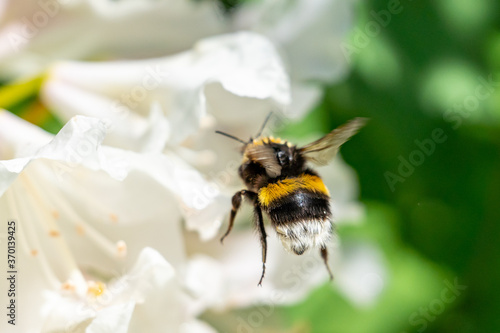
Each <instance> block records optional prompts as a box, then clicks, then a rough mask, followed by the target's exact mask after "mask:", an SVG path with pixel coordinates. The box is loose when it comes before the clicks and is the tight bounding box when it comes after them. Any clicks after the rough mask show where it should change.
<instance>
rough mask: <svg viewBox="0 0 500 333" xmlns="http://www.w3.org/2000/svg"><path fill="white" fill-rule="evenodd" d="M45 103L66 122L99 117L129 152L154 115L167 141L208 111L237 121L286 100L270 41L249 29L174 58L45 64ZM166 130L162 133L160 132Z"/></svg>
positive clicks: (188, 130) (195, 127) (254, 119)
mask: <svg viewBox="0 0 500 333" xmlns="http://www.w3.org/2000/svg"><path fill="white" fill-rule="evenodd" d="M42 97H43V100H44V102H45V103H46V105H47V106H48V107H50V108H51V109H53V110H55V112H56V113H57V114H58V115H59V116H61V117H62V119H63V120H67V119H69V118H71V117H72V116H74V115H76V114H83V115H88V116H93V117H99V118H101V119H105V120H106V121H108V122H109V124H110V125H111V126H112V127H113V128H112V131H111V133H110V134H109V136H108V138H107V139H106V142H107V143H108V144H111V145H113V146H120V147H125V148H128V149H132V150H135V151H142V150H144V147H143V146H144V144H143V141H142V140H143V138H144V137H145V136H146V135H147V133H148V132H150V131H152V128H154V127H156V126H157V124H158V122H159V121H161V119H158V118H155V119H154V120H153V121H151V117H152V111H153V107H154V106H156V110H157V113H159V114H160V115H163V116H164V117H165V118H166V120H167V124H166V125H165V126H166V128H165V129H162V131H161V132H166V133H168V137H167V138H166V139H167V140H166V141H167V142H168V144H170V145H178V144H179V143H181V142H182V141H184V140H185V139H186V138H187V137H188V136H189V135H192V134H194V133H196V132H198V131H199V129H200V127H201V126H202V125H203V121H204V120H205V119H206V118H208V115H209V114H212V115H213V116H215V117H216V118H217V119H221V121H224V120H225V121H226V122H231V123H239V124H245V125H247V126H248V125H251V124H255V125H256V126H258V125H257V124H258V123H260V122H261V118H260V117H259V116H258V115H259V114H260V115H265V114H267V113H268V112H269V111H270V110H272V109H276V108H277V107H280V108H282V107H283V106H285V105H288V104H289V103H290V96H289V82H288V77H287V75H286V72H285V71H284V68H283V66H282V64H281V60H280V58H279V57H278V55H277V53H276V51H275V50H274V47H273V46H272V44H271V43H269V41H267V40H266V39H265V38H263V37H261V36H259V35H257V34H253V33H238V34H233V35H224V36H219V37H214V38H209V39H206V40H203V41H200V42H198V43H197V44H196V45H195V46H194V47H193V49H192V50H190V51H187V52H183V53H180V54H177V55H174V56H170V57H164V58H157V59H148V60H138V61H115V62H99V63H89V62H86V63H85V62H63V63H60V64H56V65H54V66H52V68H51V70H50V72H49V73H48V77H47V79H46V81H45V83H44V85H43V87H42ZM165 135H167V134H165Z"/></svg>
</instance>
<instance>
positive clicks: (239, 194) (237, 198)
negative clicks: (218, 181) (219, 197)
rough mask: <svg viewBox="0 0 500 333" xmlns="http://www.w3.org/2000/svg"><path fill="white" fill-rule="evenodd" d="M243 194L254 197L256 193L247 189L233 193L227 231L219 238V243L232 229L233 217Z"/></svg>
mask: <svg viewBox="0 0 500 333" xmlns="http://www.w3.org/2000/svg"><path fill="white" fill-rule="evenodd" d="M243 196H247V197H249V198H251V199H254V198H255V196H256V194H255V193H254V192H250V191H247V190H241V191H239V192H236V193H235V194H234V195H233V200H232V203H233V208H232V209H231V215H230V216H229V226H228V228H227V231H226V233H225V234H224V236H222V238H221V239H220V242H221V243H222V242H224V238H226V237H227V235H229V233H230V232H231V230H232V229H233V224H234V218H235V217H236V213H237V212H238V209H239V208H240V205H241V199H242V198H243Z"/></svg>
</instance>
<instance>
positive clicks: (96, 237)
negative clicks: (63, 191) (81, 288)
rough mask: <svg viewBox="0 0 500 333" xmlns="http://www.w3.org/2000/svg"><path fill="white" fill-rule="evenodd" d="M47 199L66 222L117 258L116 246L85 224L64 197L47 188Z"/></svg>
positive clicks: (109, 254)
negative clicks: (62, 215)
mask: <svg viewBox="0 0 500 333" xmlns="http://www.w3.org/2000/svg"><path fill="white" fill-rule="evenodd" d="M35 182H36V181H35ZM45 194H46V197H47V198H48V199H49V200H50V201H51V202H52V203H53V205H54V206H56V207H58V209H59V211H60V212H61V213H62V214H64V216H65V220H66V222H68V223H72V224H73V225H74V227H75V228H76V229H77V232H78V230H79V229H81V230H82V231H84V234H85V236H88V237H89V239H90V240H92V241H93V242H94V243H95V244H96V245H97V246H98V247H99V248H100V249H102V250H103V251H104V252H105V253H106V254H107V255H108V256H110V257H111V258H116V246H115V244H114V243H113V242H111V241H110V240H108V239H107V238H105V237H104V236H103V235H102V234H101V233H99V232H98V231H97V230H95V229H94V228H93V227H92V226H90V225H89V224H88V223H85V222H84V221H83V220H82V218H81V217H80V216H79V215H78V213H77V212H76V211H75V209H74V207H73V206H72V205H70V204H69V203H68V201H66V200H65V199H64V197H63V196H61V195H59V194H58V193H55V191H54V189H53V188H51V187H49V186H47V187H46V188H45ZM112 216H114V218H115V219H116V220H118V216H116V215H115V214H113V213H110V214H109V217H110V218H112Z"/></svg>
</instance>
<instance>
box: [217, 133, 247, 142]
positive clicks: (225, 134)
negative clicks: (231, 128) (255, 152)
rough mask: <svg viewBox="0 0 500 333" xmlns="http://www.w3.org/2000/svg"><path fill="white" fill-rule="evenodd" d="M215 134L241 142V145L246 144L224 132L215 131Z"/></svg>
mask: <svg viewBox="0 0 500 333" xmlns="http://www.w3.org/2000/svg"><path fill="white" fill-rule="evenodd" d="M215 133H217V134H222V135H224V136H227V137H228V138H231V139H233V140H236V141H239V142H241V143H243V144H245V145H246V144H247V142H245V141H243V140H241V139H238V138H237V137H235V136H232V135H231V134H227V133H224V132H221V131H215Z"/></svg>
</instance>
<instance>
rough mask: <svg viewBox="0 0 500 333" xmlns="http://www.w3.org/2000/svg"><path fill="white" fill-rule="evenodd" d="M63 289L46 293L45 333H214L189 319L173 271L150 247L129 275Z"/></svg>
mask: <svg viewBox="0 0 500 333" xmlns="http://www.w3.org/2000/svg"><path fill="white" fill-rule="evenodd" d="M65 287H66V288H65V289H64V290H60V291H46V292H45V294H44V297H45V299H46V301H45V303H44V304H43V307H42V309H41V311H42V312H43V313H45V314H46V317H47V319H46V320H45V322H44V326H43V332H83V331H85V332H89V333H94V332H96V333H97V332H99V333H101V332H103V333H104V332H109V333H121V332H123V333H127V332H128V333H131V332H151V333H154V332H158V333H161V332H180V333H182V332H186V333H197V332H199V333H214V332H215V331H214V330H213V329H212V328H210V327H209V326H208V325H206V324H204V323H201V322H199V321H197V320H196V319H195V318H194V317H193V316H192V315H191V313H190V312H189V310H188V309H189V303H190V302H191V299H190V297H189V296H188V295H186V294H185V293H184V292H183V291H182V289H181V285H180V283H179V281H178V279H177V276H176V273H175V270H174V268H173V267H172V266H171V265H170V264H169V263H168V262H167V261H165V259H164V258H163V257H162V256H161V255H160V254H159V253H158V252H157V251H155V250H153V249H151V248H146V249H144V250H143V251H141V253H140V255H139V258H138V259H137V262H136V263H135V264H134V266H133V267H132V268H131V269H130V271H129V272H128V273H127V274H125V275H123V276H120V277H118V278H116V279H114V280H112V281H110V282H109V283H103V282H95V281H86V282H85V283H84V284H83V285H82V286H79V285H78V284H77V283H74V284H71V283H68V284H67V285H66V286H65Z"/></svg>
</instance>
